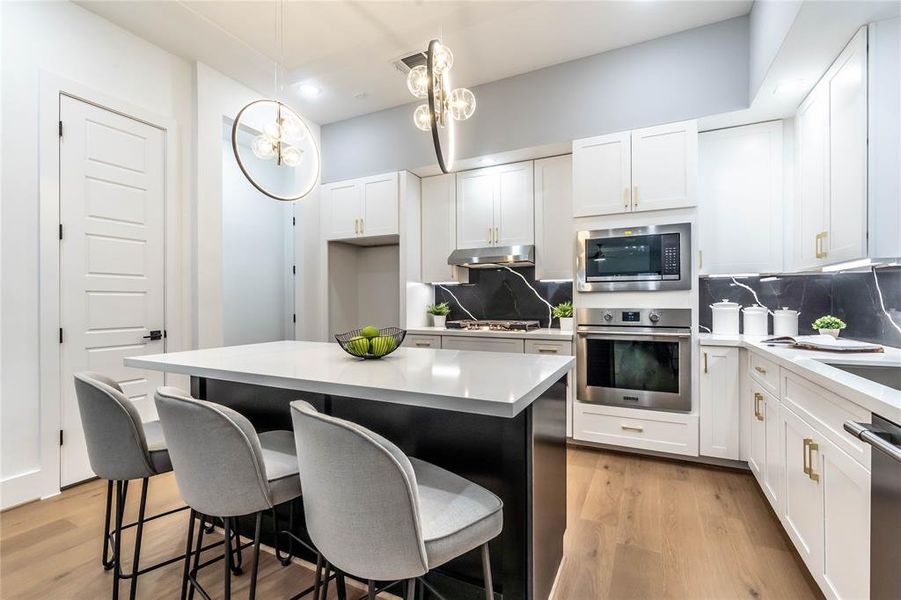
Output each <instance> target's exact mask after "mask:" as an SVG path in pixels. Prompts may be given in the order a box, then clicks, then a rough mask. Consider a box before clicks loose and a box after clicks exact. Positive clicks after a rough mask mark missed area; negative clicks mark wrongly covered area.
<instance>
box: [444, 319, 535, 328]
mask: <svg viewBox="0 0 901 600" xmlns="http://www.w3.org/2000/svg"><path fill="white" fill-rule="evenodd" d="M539 327H541V324H540V323H539V322H538V321H510V320H503V319H464V320H461V321H448V322H447V328H448V329H468V330H472V331H477V330H485V329H487V330H488V331H532V330H533V329H538V328H539Z"/></svg>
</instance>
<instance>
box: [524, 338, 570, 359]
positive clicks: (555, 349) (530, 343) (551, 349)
mask: <svg viewBox="0 0 901 600" xmlns="http://www.w3.org/2000/svg"><path fill="white" fill-rule="evenodd" d="M525 342H526V354H560V355H562V356H572V354H573V344H572V342H560V341H556V340H526V341H525Z"/></svg>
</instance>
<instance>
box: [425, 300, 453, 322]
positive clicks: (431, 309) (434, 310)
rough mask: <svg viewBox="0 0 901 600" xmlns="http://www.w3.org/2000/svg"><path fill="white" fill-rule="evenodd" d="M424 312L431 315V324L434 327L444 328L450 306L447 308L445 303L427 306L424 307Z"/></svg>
mask: <svg viewBox="0 0 901 600" xmlns="http://www.w3.org/2000/svg"><path fill="white" fill-rule="evenodd" d="M426 312H428V313H429V314H430V315H432V324H433V325H434V326H435V327H444V323H445V322H446V321H447V315H448V314H449V313H450V306H448V304H447V302H441V303H440V304H429V305H428V307H426Z"/></svg>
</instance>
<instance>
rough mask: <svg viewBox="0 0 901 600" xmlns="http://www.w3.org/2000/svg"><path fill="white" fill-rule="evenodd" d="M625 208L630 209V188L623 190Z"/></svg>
mask: <svg viewBox="0 0 901 600" xmlns="http://www.w3.org/2000/svg"><path fill="white" fill-rule="evenodd" d="M623 208H629V188H627V187H626V188H623Z"/></svg>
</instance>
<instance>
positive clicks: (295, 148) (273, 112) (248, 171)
mask: <svg viewBox="0 0 901 600" xmlns="http://www.w3.org/2000/svg"><path fill="white" fill-rule="evenodd" d="M242 133H243V134H244V136H247V135H253V137H252V139H251V140H250V141H249V143H247V144H243V143H241V138H242ZM231 142H232V151H233V152H234V154H235V160H237V161H238V167H239V168H240V169H241V172H242V173H243V174H244V177H246V178H247V181H249V182H250V184H251V185H253V187H255V188H256V189H257V190H259V191H260V192H261V193H263V194H265V195H267V196H269V197H270V198H274V199H276V200H281V201H283V202H291V201H294V200H300V199H301V198H303V197H305V196H306V195H307V194H309V193H310V192H311V191H313V188H314V187H316V182H317V181H318V180H319V169H320V162H319V148H318V146H317V145H316V140H315V139H314V137H313V134H312V132H311V131H310V128H309V126H308V125H307V124H306V122H305V121H304V120H303V118H301V116H300V115H299V114H297V112H295V111H294V109H292V108H291V107H290V106H288V105H286V104H285V103H283V102H281V101H279V100H270V99H265V98H261V99H259V100H254V101H252V102H250V103H249V104H247V105H246V106H244V108H242V109H241V110H240V112H238V116H237V117H236V118H235V122H234V123H233V124H232V135H231ZM245 147H248V148H249V150H250V153H252V157H250V156H249V153H248V152H247V151H246V150H244V148H245ZM268 161H274V164H275V167H286V168H288V169H291V170H292V171H291V172H283V173H281V180H282V182H281V185H280V186H279V185H277V184H276V183H273V181H272V180H273V173H272V169H271V167H269V168H267V166H265V165H266V163H267V162H268ZM270 164H271V163H270ZM267 180H268V182H267Z"/></svg>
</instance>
